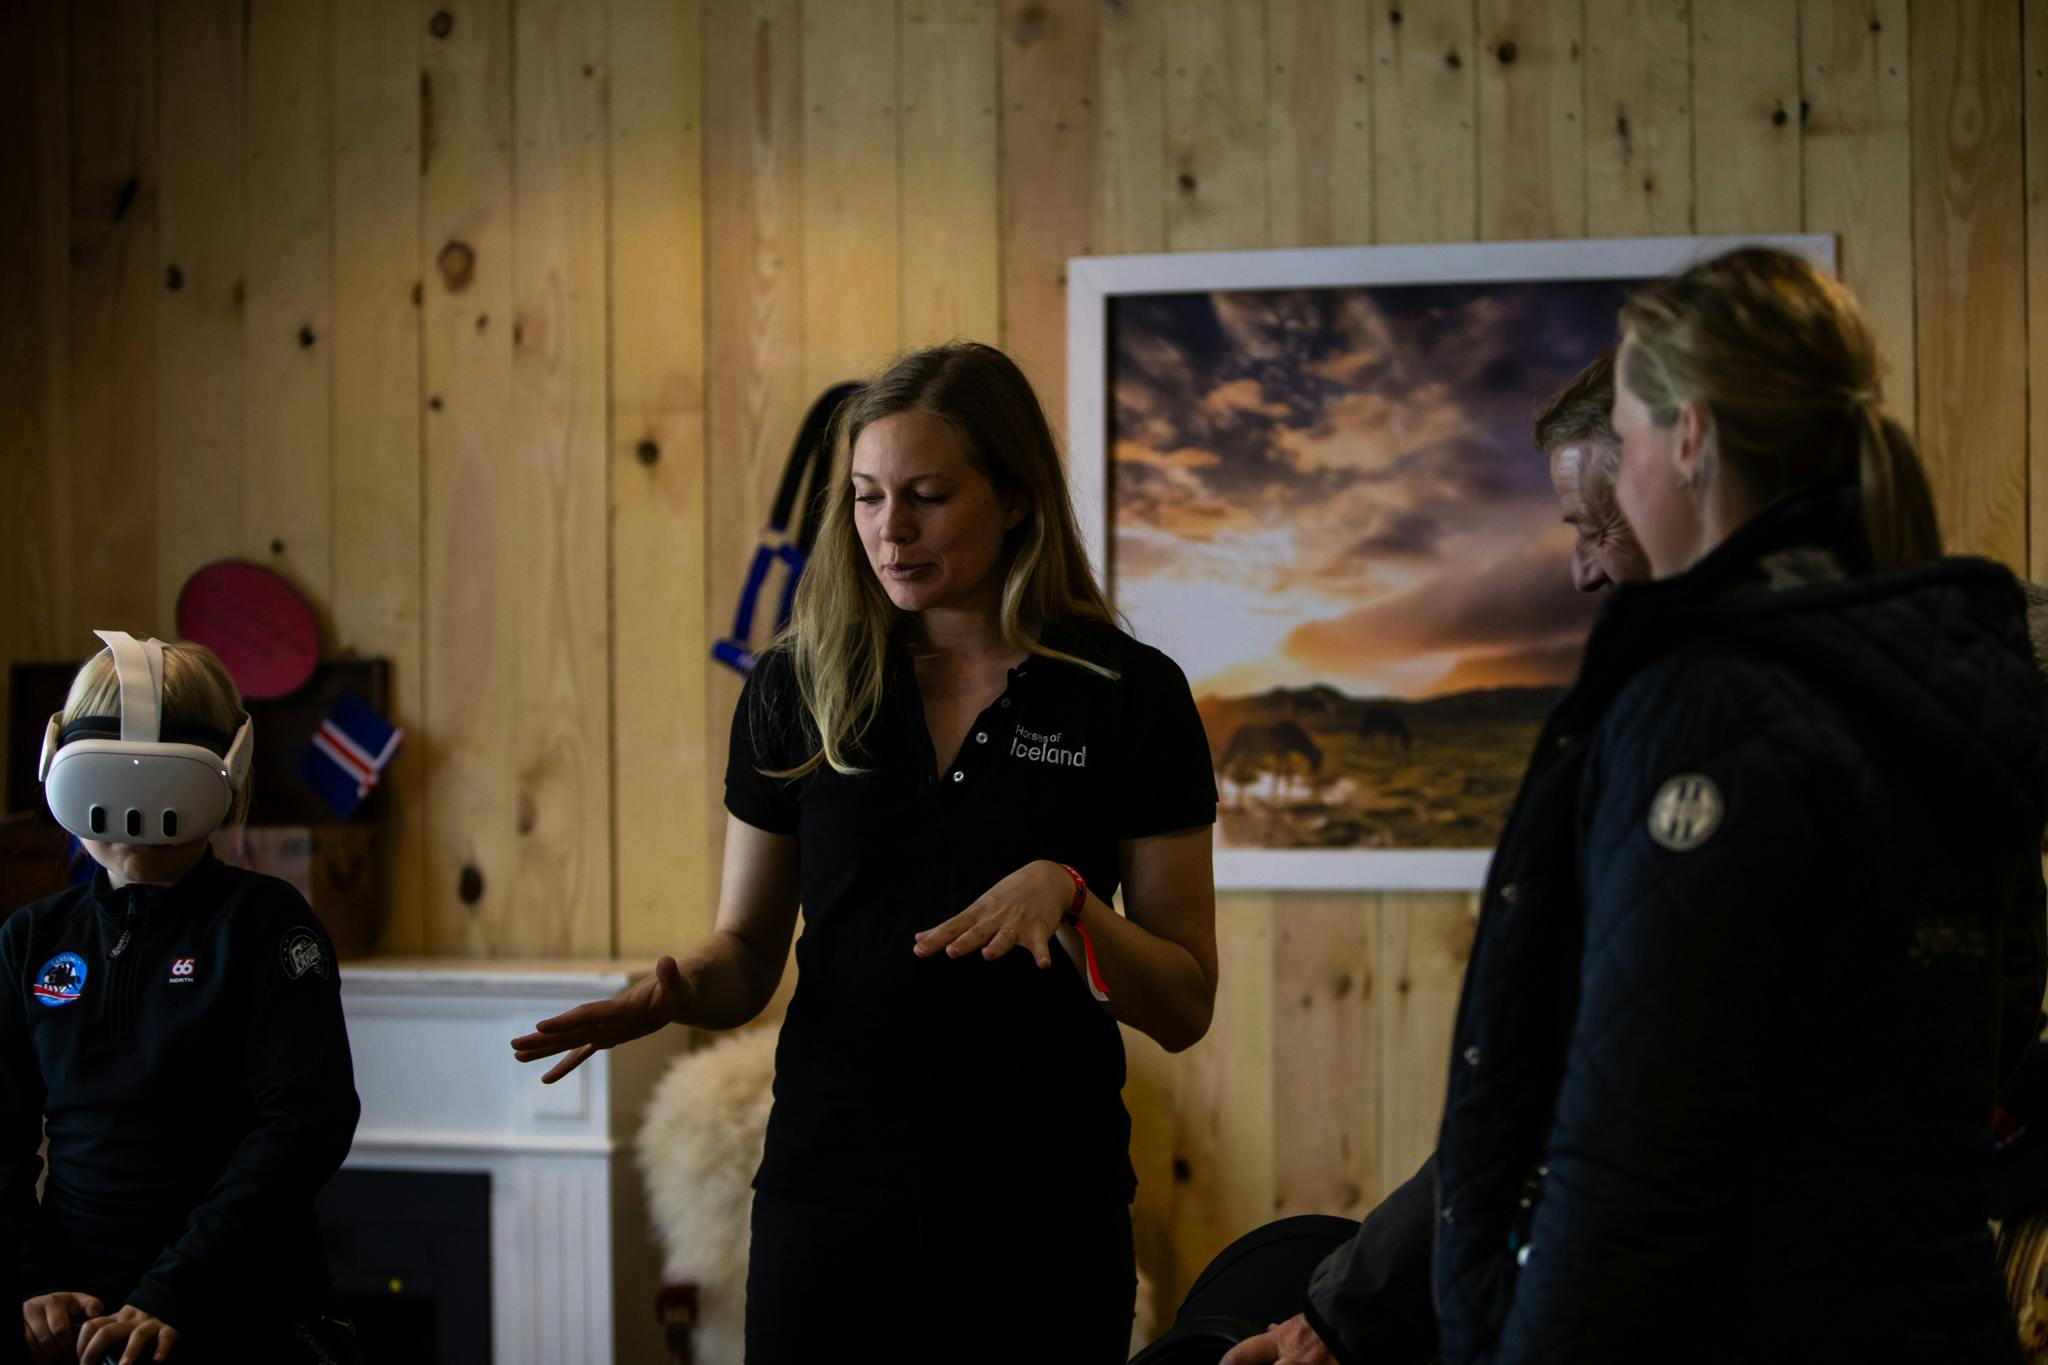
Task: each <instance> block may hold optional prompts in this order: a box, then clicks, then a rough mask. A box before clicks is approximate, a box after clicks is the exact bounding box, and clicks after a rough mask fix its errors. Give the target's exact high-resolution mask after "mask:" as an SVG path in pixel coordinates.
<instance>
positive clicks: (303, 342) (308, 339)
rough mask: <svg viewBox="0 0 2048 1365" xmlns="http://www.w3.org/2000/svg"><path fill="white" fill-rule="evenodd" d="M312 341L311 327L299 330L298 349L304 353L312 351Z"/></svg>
mask: <svg viewBox="0 0 2048 1365" xmlns="http://www.w3.org/2000/svg"><path fill="white" fill-rule="evenodd" d="M314 339H315V338H314V336H313V329H312V328H311V327H301V328H299V349H301V350H305V351H310V350H312V349H313V342H314Z"/></svg>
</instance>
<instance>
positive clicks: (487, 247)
mask: <svg viewBox="0 0 2048 1365" xmlns="http://www.w3.org/2000/svg"><path fill="white" fill-rule="evenodd" d="M417 13H418V20H417V22H418V23H419V24H420V26H421V28H422V29H423V30H424V31H425V32H426V33H427V37H426V38H425V40H424V46H423V48H422V49H421V61H422V65H423V67H424V72H423V79H422V85H421V90H422V98H423V100H424V101H425V107H424V110H423V113H422V118H423V127H424V128H425V134H424V137H425V146H424V148H423V154H424V162H423V172H422V176H421V215H422V224H423V232H422V234H421V255H422V256H423V258H424V260H423V269H424V271H425V272H426V283H425V290H424V303H423V308H424V313H423V315H422V317H421V324H420V325H421V338H422V350H423V353H424V364H423V367H422V374H423V375H424V380H425V382H424V385H423V387H424V389H425V391H426V394H427V423H426V437H425V442H424V459H425V462H426V470H425V508H424V513H423V516H424V523H425V526H424V546H425V548H424V551H423V558H424V561H425V562H424V565H423V572H424V576H425V591H424V599H425V606H426V660H427V669H426V699H425V717H426V734H425V736H424V739H425V740H426V743H427V746H428V775H427V796H428V801H429V805H430V810H429V813H428V817H427V818H428V830H429V841H428V862H427V933H426V939H427V949H428V951H429V952H437V953H462V954H469V955H474V956H490V955H512V956H516V955H517V954H519V953H520V952H522V951H530V947H529V945H530V944H531V942H532V938H531V935H530V931H529V930H528V928H526V927H524V926H521V925H520V924H519V923H518V922H517V920H516V912H517V907H518V906H519V904H520V899H519V896H518V893H517V888H516V885H515V883H516V880H517V878H516V876H515V875H514V874H515V872H516V871H517V869H518V866H519V851H518V828H517V826H518V811H517V809H516V806H517V801H518V790H519V772H518V757H517V754H518V746H517V742H516V738H515V737H516V734H517V731H516V728H515V727H516V726H517V725H518V722H519V719H520V716H519V708H518V672H519V658H520V654H519V647H518V641H517V640H516V639H515V638H514V632H515V631H516V630H517V629H518V627H519V622H520V616H519V605H520V604H519V603H518V601H517V600H516V598H517V593H518V588H519V584H520V582H521V581H522V580H521V575H520V569H519V564H520V561H521V559H522V558H523V556H524V555H525V553H526V547H525V546H524V545H522V544H521V543H520V538H521V536H522V535H523V534H524V533H525V530H526V528H525V525H524V523H523V520H522V516H521V510H522V507H523V505H524V491H523V490H521V489H519V488H518V487H517V486H516V485H517V476H516V465H515V463H514V460H513V456H512V451H513V439H514V431H513V427H512V422H511V408H512V344H511V342H512V329H511V328H510V327H509V326H507V325H506V323H507V320H508V319H509V318H510V316H511V313H512V278H513V275H512V271H513V266H512V248H513V241H512V221H511V220H512V183H511V181H512V107H511V106H512V21H511V15H510V13H509V12H508V0H422V3H421V5H420V7H419V9H418V11H417ZM436 14H445V15H446V16H448V19H449V20H450V21H452V22H449V23H446V24H439V23H436V22H434V16H435V15H436Z"/></svg>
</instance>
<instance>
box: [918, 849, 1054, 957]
mask: <svg viewBox="0 0 2048 1365" xmlns="http://www.w3.org/2000/svg"><path fill="white" fill-rule="evenodd" d="M1073 901H1074V879H1073V878H1072V877H1069V876H1068V875H1067V870H1066V869H1065V868H1064V867H1061V866H1060V865H1059V864H1058V863H1054V862H1047V861H1045V860H1043V859H1041V860H1039V861H1038V862H1035V863H1026V864H1024V866H1022V867H1020V868H1018V869H1017V870H1016V871H1015V872H1012V873H1011V874H1010V875H1009V876H1007V877H1005V878H1003V879H1002V880H1001V881H999V882H997V883H996V884H995V885H994V886H992V887H990V888H989V889H988V890H987V891H986V892H984V893H982V896H981V898H980V899H979V900H977V901H975V902H974V904H972V905H970V906H968V907H967V908H966V909H965V910H962V911H961V912H960V913H959V914H957V915H955V916H953V918H951V919H949V920H947V921H946V922H945V923H944V924H941V925H937V926H936V927H934V928H930V929H927V930H925V931H924V932H923V933H921V934H918V935H916V936H915V937H914V938H913V940H912V943H911V951H912V952H914V953H916V954H917V955H918V956H919V957H930V956H931V955H932V954H933V953H937V952H941V951H943V952H944V953H945V954H946V956H947V957H965V956H967V954H969V953H971V952H974V951H976V950H977V949H979V950H980V952H981V955H982V956H983V957H985V958H987V959H988V960H989V961H991V962H993V961H995V960H996V959H997V958H999V957H1001V956H1002V955H1003V954H1004V953H1007V952H1009V951H1010V949H1012V948H1023V949H1025V950H1026V951H1028V952H1029V953H1030V954H1031V956H1032V958H1033V959H1034V960H1035V961H1036V962H1037V963H1038V965H1039V966H1041V967H1050V966H1052V949H1051V944H1052V936H1053V934H1054V933H1055V932H1056V931H1057V930H1058V929H1059V927H1060V917H1061V916H1062V915H1064V914H1065V913H1066V911H1067V907H1068V906H1069V905H1071V904H1073Z"/></svg>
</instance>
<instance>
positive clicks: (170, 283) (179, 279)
mask: <svg viewBox="0 0 2048 1365" xmlns="http://www.w3.org/2000/svg"><path fill="white" fill-rule="evenodd" d="M184 287H185V272H184V271H182V270H180V269H179V268H178V263H177V262H176V261H172V262H171V263H170V264H169V265H167V266H165V267H164V288H166V289H168V290H170V291H171V292H172V293H173V294H175V293H177V292H178V291H179V290H180V289H183V288H184Z"/></svg>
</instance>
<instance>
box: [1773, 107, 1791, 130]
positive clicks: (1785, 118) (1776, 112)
mask: <svg viewBox="0 0 2048 1365" xmlns="http://www.w3.org/2000/svg"><path fill="white" fill-rule="evenodd" d="M1791 121H1792V116H1791V115H1790V114H1788V113H1786V112H1785V106H1784V105H1782V104H1781V105H1779V106H1778V107H1777V108H1775V109H1773V110H1771V126H1772V127H1774V128H1783V127H1784V126H1785V125H1786V124H1788V123H1790V122H1791Z"/></svg>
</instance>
